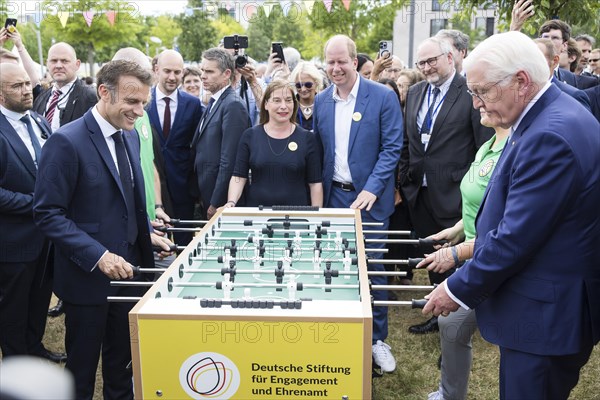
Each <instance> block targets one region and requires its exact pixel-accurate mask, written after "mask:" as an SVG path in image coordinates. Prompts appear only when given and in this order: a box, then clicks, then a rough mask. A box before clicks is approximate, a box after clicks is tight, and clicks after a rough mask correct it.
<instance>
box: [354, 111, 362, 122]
mask: <svg viewBox="0 0 600 400" xmlns="http://www.w3.org/2000/svg"><path fill="white" fill-rule="evenodd" d="M352 119H353V120H354V121H356V122H358V121H360V120H361V119H362V114H361V113H359V112H355V113H354V114H352Z"/></svg>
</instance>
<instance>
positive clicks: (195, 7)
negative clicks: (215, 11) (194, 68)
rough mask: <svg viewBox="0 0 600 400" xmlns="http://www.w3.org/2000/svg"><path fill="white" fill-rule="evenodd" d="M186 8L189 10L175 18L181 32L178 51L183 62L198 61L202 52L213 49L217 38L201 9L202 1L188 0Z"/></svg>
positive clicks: (206, 15)
mask: <svg viewBox="0 0 600 400" xmlns="http://www.w3.org/2000/svg"><path fill="white" fill-rule="evenodd" d="M188 7H189V8H190V9H191V10H189V12H186V13H184V14H183V15H181V16H179V17H178V18H177V21H178V23H179V26H180V27H181V30H182V33H181V35H180V36H179V39H178V43H179V50H180V51H181V55H182V56H183V58H184V59H185V60H188V61H200V59H201V57H202V52H203V51H204V50H206V49H209V48H211V47H215V46H216V45H217V44H218V43H219V38H218V37H217V36H216V34H217V32H216V30H215V28H214V27H213V25H212V24H211V23H210V19H209V16H208V14H207V12H206V11H205V10H203V9H202V0H188Z"/></svg>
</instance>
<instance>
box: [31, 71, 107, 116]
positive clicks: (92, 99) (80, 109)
mask: <svg viewBox="0 0 600 400" xmlns="http://www.w3.org/2000/svg"><path fill="white" fill-rule="evenodd" d="M51 95H52V88H49V89H46V90H45V91H43V92H42V93H40V95H39V96H37V97H36V98H35V101H34V102H33V110H34V111H36V112H37V113H38V114H40V115H44V113H45V112H46V106H47V105H48V99H50V96H51ZM97 102H98V97H96V93H95V92H94V90H93V89H91V88H89V87H86V86H84V85H83V83H82V82H81V80H80V79H77V80H76V81H75V83H74V84H73V90H72V91H71V93H70V94H69V100H68V101H67V104H66V105H65V109H64V110H62V111H60V126H63V125H66V124H68V123H69V122H71V121H75V120H76V119H77V118H81V117H82V116H83V114H85V113H86V112H87V111H88V110H89V109H90V108H92V107H93V106H95V105H96V103H97Z"/></svg>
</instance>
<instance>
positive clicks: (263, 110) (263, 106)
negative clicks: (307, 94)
mask: <svg viewBox="0 0 600 400" xmlns="http://www.w3.org/2000/svg"><path fill="white" fill-rule="evenodd" d="M278 89H287V90H289V91H290V94H291V96H292V99H293V101H294V111H293V112H292V115H291V116H290V122H291V123H292V124H295V123H296V114H297V113H298V99H296V96H294V90H293V89H292V86H291V85H290V83H289V82H287V81H284V80H282V79H276V80H274V81H272V82H271V83H270V84H269V86H267V88H266V89H265V92H264V94H263V97H262V100H261V102H260V120H259V122H258V123H259V124H261V125H264V124H266V123H267V122H269V113H268V112H267V101H269V100H271V96H272V95H273V92H274V91H276V90H278Z"/></svg>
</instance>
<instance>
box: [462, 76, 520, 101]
mask: <svg viewBox="0 0 600 400" xmlns="http://www.w3.org/2000/svg"><path fill="white" fill-rule="evenodd" d="M512 77H513V76H512V75H509V76H507V77H505V78H503V79H500V80H499V81H497V82H494V83H492V84H487V85H484V90H482V91H480V92H479V93H475V92H474V91H472V90H471V89H467V93H468V94H469V95H470V96H471V97H476V98H477V99H478V100H479V101H481V102H482V103H484V104H485V102H486V101H487V102H488V103H492V102H494V101H496V100H499V99H500V98H501V97H502V90H501V89H499V88H498V85H500V84H501V83H503V82H505V81H507V80H508V79H509V78H510V79H512ZM492 88H494V89H496V90H495V94H494V95H493V96H492V95H490V94H489V93H490V90H491V89H492Z"/></svg>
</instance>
